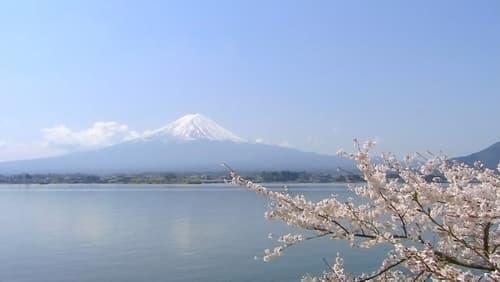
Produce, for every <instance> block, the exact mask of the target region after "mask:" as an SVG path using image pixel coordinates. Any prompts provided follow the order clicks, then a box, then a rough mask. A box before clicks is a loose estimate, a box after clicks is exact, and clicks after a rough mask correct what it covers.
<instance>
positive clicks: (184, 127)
mask: <svg viewBox="0 0 500 282" xmlns="http://www.w3.org/2000/svg"><path fill="white" fill-rule="evenodd" d="M141 138H142V139H146V140H148V139H156V138H167V139H174V140H184V141H192V140H211V141H232V142H246V141H245V140H244V139H243V138H240V137H239V136H237V135H236V134H234V133H232V132H231V131H229V130H227V129H225V128H223V127H222V126H220V125H218V124H217V123H216V122H215V121H213V120H211V119H209V118H207V117H205V116H203V115H201V114H188V115H185V116H183V117H181V118H179V119H177V120H176V121H174V122H172V123H169V124H167V125H166V126H164V127H161V128H159V129H156V130H152V131H147V132H145V133H144V134H143V136H142V137H141Z"/></svg>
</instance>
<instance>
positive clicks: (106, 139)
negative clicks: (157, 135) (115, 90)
mask: <svg viewBox="0 0 500 282" xmlns="http://www.w3.org/2000/svg"><path fill="white" fill-rule="evenodd" d="M42 134H43V142H44V143H45V144H47V145H48V146H50V147H57V148H66V149H95V148H101V147H106V146H110V145H114V144H117V143H121V142H123V141H127V140H131V139H133V138H136V137H138V136H139V133H137V132H136V131H134V130H131V129H129V127H128V126H127V125H126V124H121V123H118V122H114V121H107V122H103V121H100V122H95V123H94V124H92V125H91V126H90V127H89V128H85V129H82V130H72V129H70V128H68V127H66V126H64V125H58V126H55V127H50V128H44V129H42Z"/></svg>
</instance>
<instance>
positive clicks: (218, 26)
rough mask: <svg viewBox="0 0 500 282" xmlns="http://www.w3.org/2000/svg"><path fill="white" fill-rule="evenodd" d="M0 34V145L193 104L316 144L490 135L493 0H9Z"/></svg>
mask: <svg viewBox="0 0 500 282" xmlns="http://www.w3.org/2000/svg"><path fill="white" fill-rule="evenodd" d="M0 43H1V44H0V103H1V110H0V160H6V159H13V158H26V157H33V156H38V155H44V154H50V153H52V152H54V151H57V148H53V147H50V146H48V145H47V142H46V140H45V139H46V138H47V136H46V135H47V132H51V130H50V129H48V130H47V128H52V129H53V127H56V126H59V127H56V128H61V125H64V129H65V130H66V129H69V130H71V131H72V132H73V131H74V132H76V133H78V132H85V130H86V129H88V128H89V127H95V125H93V124H94V123H95V122H110V121H113V122H115V123H113V124H111V126H109V127H110V128H111V130H115V131H116V130H117V129H116V128H117V127H118V128H119V129H118V131H120V130H122V131H123V130H125V131H127V130H134V131H138V132H141V131H144V130H146V129H152V128H157V127H160V126H162V125H164V124H165V123H167V122H170V121H172V120H174V119H176V118H178V117H180V116H182V115H184V114H186V113H194V112H199V113H203V114H204V115H206V116H208V117H210V118H212V119H213V120H215V121H217V122H218V123H219V124H221V125H222V126H224V127H226V128H228V129H230V130H232V131H233V132H235V133H236V134H238V135H240V136H242V137H244V138H246V139H249V140H256V139H260V140H263V141H264V142H267V143H274V144H287V145H290V146H294V147H297V148H301V149H304V150H308V151H317V152H324V153H335V152H336V151H337V149H339V148H341V147H342V148H346V149H351V148H352V141H351V140H352V138H353V137H358V138H360V139H364V138H369V137H371V138H375V139H376V140H378V142H379V144H380V147H379V148H380V149H382V150H385V151H394V152H396V153H408V152H414V151H423V150H427V149H430V150H432V151H439V150H442V151H444V152H446V153H448V154H450V155H461V154H465V153H470V152H473V151H477V150H479V149H482V148H484V147H486V146H488V145H490V144H491V143H493V142H496V141H500V123H499V121H500V1H493V0H491V1H487V0H485V1H456V0H453V1H412V2H411V3H410V1H256V0H252V1H235V0H231V1H222V0H217V1H185V0H183V1H90V0H85V1H22V0H15V1H14V0H12V1H2V3H1V4H0ZM108 125H109V124H108ZM124 128H125V129H124ZM44 129H45V130H44ZM103 130H108V127H105V129H103ZM74 132H73V133H74ZM113 134H114V133H113ZM49 147H50V148H49Z"/></svg>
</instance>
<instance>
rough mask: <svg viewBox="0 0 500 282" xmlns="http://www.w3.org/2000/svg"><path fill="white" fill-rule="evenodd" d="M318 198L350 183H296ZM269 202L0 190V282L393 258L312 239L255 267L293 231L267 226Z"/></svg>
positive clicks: (285, 268) (350, 264) (205, 192)
mask: <svg viewBox="0 0 500 282" xmlns="http://www.w3.org/2000/svg"><path fill="white" fill-rule="evenodd" d="M289 190H290V192H292V193H304V194H306V195H307V196H308V197H310V198H313V199H320V198H322V197H325V196H328V195H330V194H332V193H335V194H338V195H339V196H341V197H347V196H349V193H350V192H348V191H346V187H345V186H344V185H338V184H329V185H314V184H305V185H289ZM267 205H268V203H267V201H266V200H265V199H264V198H262V197H261V196H257V195H255V194H253V193H251V192H249V191H246V190H244V189H242V188H238V187H231V186H227V185H191V186H190V185H158V186H156V185H43V186H38V185H34V186H19V185H2V186H0V227H1V229H0V281H65V282H66V281H298V280H300V278H301V277H302V276H303V275H304V274H306V273H312V274H320V273H321V272H322V271H323V270H324V269H325V267H326V266H325V264H324V262H323V261H322V258H326V259H327V260H328V261H332V260H333V259H334V257H335V255H336V253H337V252H340V254H341V255H342V256H343V257H344V258H345V260H346V264H347V269H348V270H350V271H355V272H359V271H362V270H363V271H371V270H375V269H376V266H377V264H376V262H377V260H378V259H379V258H380V257H382V256H383V254H384V253H385V252H386V250H382V249H376V250H373V251H371V252H368V253H367V252H366V251H361V250H356V249H354V250H353V249H351V248H350V247H349V246H347V245H346V244H344V243H341V242H335V241H332V240H330V239H327V238H325V239H320V240H317V241H308V242H305V243H304V244H302V245H300V246H295V247H292V248H290V249H288V250H287V251H286V255H285V256H283V257H280V258H277V259H276V260H274V261H272V262H270V263H264V262H262V261H260V260H259V261H257V260H254V256H255V255H261V254H262V253H263V250H264V249H266V248H271V247H274V246H277V245H278V244H277V242H275V241H274V240H270V239H268V238H267V235H268V234H269V233H270V232H271V233H273V234H285V233H288V232H290V231H292V232H293V231H294V230H293V229H290V228H289V227H287V226H286V225H284V224H282V223H281V222H274V221H273V222H269V221H266V220H265V218H264V212H265V211H266V210H267Z"/></svg>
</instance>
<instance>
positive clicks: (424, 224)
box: [228, 141, 500, 281]
mask: <svg viewBox="0 0 500 282" xmlns="http://www.w3.org/2000/svg"><path fill="white" fill-rule="evenodd" d="M355 143H356V148H357V150H356V152H355V153H354V154H348V153H345V152H340V154H341V155H342V156H344V157H347V158H350V159H352V160H354V161H355V162H356V163H357V167H358V168H359V170H360V171H361V173H362V174H363V176H364V179H365V181H366V182H364V183H362V184H356V185H350V187H349V189H352V191H353V192H354V193H355V194H356V195H357V196H356V197H357V198H358V200H357V201H356V200H355V199H348V200H344V201H343V200H340V199H338V198H337V197H335V196H331V197H330V198H326V199H323V200H321V201H318V202H312V201H310V200H308V199H307V198H306V197H305V196H303V195H291V194H289V193H288V192H282V191H272V190H269V189H267V188H265V187H264V186H262V185H260V184H257V183H253V182H251V181H249V180H247V179H245V178H243V177H241V176H240V175H238V174H237V173H236V172H235V171H234V170H232V169H231V168H230V167H228V168H229V169H230V174H231V179H232V183H234V184H238V185H241V186H244V187H246V188H248V189H249V190H251V191H254V192H256V193H257V194H260V195H263V196H265V197H267V198H268V199H269V200H270V201H271V205H270V210H269V211H267V212H266V214H265V216H266V218H267V219H270V220H281V221H284V222H285V223H287V224H288V225H291V226H294V227H297V228H299V229H301V230H305V232H304V233H307V234H313V235H312V236H306V235H304V234H286V235H283V236H280V237H279V238H278V242H279V243H280V245H279V246H277V247H276V248H274V249H272V250H269V249H268V250H265V252H264V254H263V256H262V259H263V260H264V261H266V262H267V261H270V260H271V259H273V258H276V257H279V256H281V255H283V254H284V253H285V252H286V249H287V248H289V247H291V246H294V245H298V244H302V243H304V242H306V241H308V240H314V239H316V238H321V237H329V238H331V239H334V240H344V241H347V242H348V243H349V244H350V245H351V246H352V247H360V248H372V247H374V246H377V245H386V246H390V247H391V250H390V251H389V253H387V255H386V257H385V259H384V260H383V261H382V262H381V263H380V268H379V269H378V270H377V271H375V272H373V273H362V274H358V275H354V274H350V273H346V271H344V261H343V259H342V258H341V257H340V256H339V255H338V254H337V257H336V259H335V261H334V263H333V265H331V266H329V267H328V269H326V270H325V271H324V273H323V274H322V275H321V276H319V277H312V276H309V275H307V276H304V277H303V279H302V281H388V280H389V281H426V280H430V279H432V280H438V281H440V280H450V281H500V236H499V235H500V225H499V223H500V177H499V175H498V173H497V172H496V171H493V170H490V169H487V168H484V167H483V166H482V165H481V164H479V163H478V164H475V165H474V166H472V167H469V166H466V165H464V164H461V163H457V162H454V161H452V160H449V159H447V158H446V157H443V156H432V157H431V158H430V159H427V160H425V162H423V164H421V165H419V166H418V167H415V166H414V165H412V163H413V164H414V163H415V162H414V161H413V160H412V158H409V157H408V158H406V159H405V160H404V161H399V160H398V159H397V158H396V157H395V156H394V155H391V154H386V155H383V157H382V161H377V162H374V161H373V160H372V158H371V157H370V151H371V149H372V147H373V146H374V143H373V142H367V143H365V144H362V145H360V144H358V143H357V141H356V142H355ZM499 170H500V167H499ZM389 175H391V176H392V177H388V176H389ZM394 176H395V177H394ZM359 199H362V201H359Z"/></svg>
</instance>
